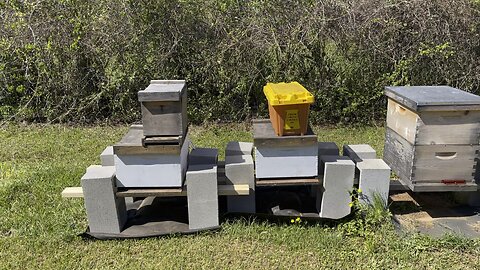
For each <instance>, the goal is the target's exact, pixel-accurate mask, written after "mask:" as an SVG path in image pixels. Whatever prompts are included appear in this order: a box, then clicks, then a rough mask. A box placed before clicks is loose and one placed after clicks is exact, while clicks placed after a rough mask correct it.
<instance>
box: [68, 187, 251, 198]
mask: <svg viewBox="0 0 480 270" xmlns="http://www.w3.org/2000/svg"><path fill="white" fill-rule="evenodd" d="M249 194H250V187H249V186H248V185H218V195H219V196H239V195H249ZM116 195H117V197H176V196H187V187H185V188H183V189H181V188H129V189H119V190H118V191H117V192H116ZM62 197H63V198H83V191H82V187H67V188H65V189H64V190H63V191H62Z"/></svg>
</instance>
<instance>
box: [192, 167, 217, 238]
mask: <svg viewBox="0 0 480 270" xmlns="http://www.w3.org/2000/svg"><path fill="white" fill-rule="evenodd" d="M186 182H187V201H188V223H189V228H190V229H191V230H197V229H205V228H210V227H215V226H218V225H219V217H218V186H217V166H216V165H214V164H210V165H208V164H205V165H193V166H189V167H188V171H187V176H186Z"/></svg>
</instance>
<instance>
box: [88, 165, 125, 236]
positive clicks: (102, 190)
mask: <svg viewBox="0 0 480 270" xmlns="http://www.w3.org/2000/svg"><path fill="white" fill-rule="evenodd" d="M81 182H82V189H83V197H84V201H85V209H86V210H87V219H88V224H89V227H90V231H91V232H95V233H120V232H121V231H122V229H123V226H124V225H125V223H126V221H127V210H126V207H125V199H124V198H118V197H116V196H115V192H116V187H115V167H114V166H90V167H88V168H87V172H86V173H85V174H84V175H83V177H82V180H81Z"/></svg>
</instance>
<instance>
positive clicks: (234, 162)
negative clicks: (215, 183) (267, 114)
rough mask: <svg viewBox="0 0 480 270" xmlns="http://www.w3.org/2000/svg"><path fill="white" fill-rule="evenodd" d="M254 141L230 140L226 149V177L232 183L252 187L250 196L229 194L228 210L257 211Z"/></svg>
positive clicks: (228, 182)
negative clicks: (253, 154)
mask: <svg viewBox="0 0 480 270" xmlns="http://www.w3.org/2000/svg"><path fill="white" fill-rule="evenodd" d="M252 151H253V143H247V142H229V143H228V144H227V147H226V149H225V179H226V183H227V184H230V185H239V184H244V185H248V186H249V188H250V194H249V195H248V196H228V197H227V209H228V212H232V213H235V212H238V213H251V214H253V213H255V212H256V203H255V175H254V164H253V158H252Z"/></svg>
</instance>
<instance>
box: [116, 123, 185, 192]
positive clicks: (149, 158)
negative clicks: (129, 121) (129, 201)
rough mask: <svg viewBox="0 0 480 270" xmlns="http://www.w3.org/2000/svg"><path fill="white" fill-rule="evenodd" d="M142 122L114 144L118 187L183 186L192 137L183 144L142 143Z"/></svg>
mask: <svg viewBox="0 0 480 270" xmlns="http://www.w3.org/2000/svg"><path fill="white" fill-rule="evenodd" d="M142 136H143V130H142V126H141V125H137V126H132V127H131V129H130V130H129V132H128V133H127V134H126V135H125V136H124V137H123V139H122V140H121V141H120V142H119V143H117V144H115V145H114V146H113V151H114V163H115V169H116V178H117V180H116V184H117V187H129V188H134V187H182V186H183V181H184V179H185V173H186V170H187V165H188V164H187V161H188V154H189V144H190V142H189V140H188V138H186V139H185V140H184V141H183V143H182V144H179V145H152V146H148V147H143V146H142V140H141V138H142Z"/></svg>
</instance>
